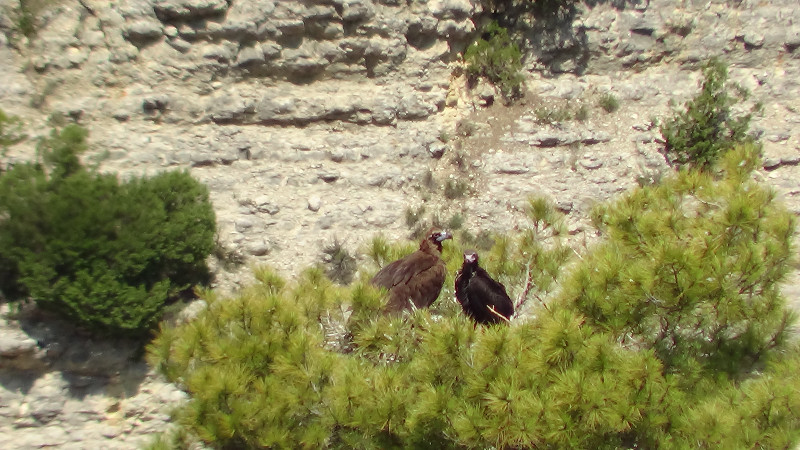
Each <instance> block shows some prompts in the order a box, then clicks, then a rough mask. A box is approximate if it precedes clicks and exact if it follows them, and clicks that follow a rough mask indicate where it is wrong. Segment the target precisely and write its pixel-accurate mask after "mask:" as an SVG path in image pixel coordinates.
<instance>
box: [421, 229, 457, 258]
mask: <svg viewBox="0 0 800 450" xmlns="http://www.w3.org/2000/svg"><path fill="white" fill-rule="evenodd" d="M447 239H453V235H452V234H450V233H448V232H447V231H445V230H440V229H438V228H431V229H430V230H429V231H428V234H427V235H426V237H425V240H423V241H422V244H421V245H420V248H423V246H427V245H433V247H434V248H435V249H437V250H439V251H440V252H441V251H442V242H444V241H445V240H447Z"/></svg>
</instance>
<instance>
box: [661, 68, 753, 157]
mask: <svg viewBox="0 0 800 450" xmlns="http://www.w3.org/2000/svg"><path fill="white" fill-rule="evenodd" d="M747 98H748V93H747V91H745V90H744V89H743V88H741V87H739V86H737V85H735V84H733V83H730V82H729V81H728V67H727V65H726V64H725V63H723V62H722V61H720V60H719V59H712V60H710V61H709V62H708V63H707V64H706V65H705V66H704V67H703V80H702V81H701V83H700V92H699V93H698V94H697V95H696V96H695V97H694V98H692V99H691V100H689V101H687V102H686V103H685V105H684V110H683V111H676V112H675V115H674V116H673V117H672V118H671V119H669V120H668V121H666V122H665V123H664V124H663V125H661V127H660V131H661V135H662V137H663V138H664V141H665V142H666V145H665V148H664V153H665V156H666V158H667V161H668V162H669V163H671V164H674V165H676V166H678V167H697V168H700V169H709V168H710V167H712V166H713V165H714V164H715V163H716V162H717V160H719V158H720V157H721V155H722V153H723V152H724V151H726V150H728V149H730V148H733V147H734V146H735V145H738V144H743V143H746V142H748V141H750V140H751V138H750V137H749V136H748V134H747V131H748V129H749V127H750V120H751V119H752V116H753V114H754V113H755V112H757V111H758V110H760V105H755V106H754V107H753V109H752V110H751V111H749V112H747V113H741V114H736V113H735V112H734V110H733V106H734V105H736V104H737V103H738V102H740V101H744V100H746V99H747Z"/></svg>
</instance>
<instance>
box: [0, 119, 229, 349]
mask: <svg viewBox="0 0 800 450" xmlns="http://www.w3.org/2000/svg"><path fill="white" fill-rule="evenodd" d="M86 136H87V132H86V130H85V129H83V128H81V127H78V126H76V125H69V126H67V127H65V128H63V129H62V130H60V131H55V130H54V131H53V133H52V135H51V136H50V137H49V138H47V139H44V140H42V141H41V143H40V145H39V147H38V152H39V160H38V161H36V162H31V163H26V164H19V165H16V166H14V167H13V168H12V169H11V170H9V171H8V172H6V173H4V174H3V175H2V176H0V247H1V248H3V256H2V258H0V290H2V292H3V294H4V295H5V296H7V297H10V298H18V297H24V296H30V297H32V298H33V299H34V300H35V301H36V302H37V304H38V305H40V306H41V307H43V308H46V309H50V310H55V311H57V312H59V313H61V314H63V315H65V316H66V317H68V318H70V319H72V320H74V321H75V322H76V323H77V324H80V325H83V326H85V327H87V328H89V329H91V330H94V331H101V332H107V333H111V334H123V335H136V334H141V333H142V332H145V331H147V330H149V329H150V328H151V327H152V326H153V325H154V324H155V322H156V321H157V320H158V318H159V314H160V312H161V310H162V308H163V306H164V304H165V302H166V301H167V299H168V298H169V297H170V296H173V295H175V294H177V293H178V292H179V291H181V290H183V289H186V288H188V287H190V286H191V285H193V284H196V283H198V282H202V281H204V280H205V279H206V277H207V274H208V271H207V269H206V266H205V258H206V256H208V255H209V254H210V252H211V250H212V248H213V245H214V240H213V237H214V232H215V226H216V225H215V217H214V212H213V209H212V207H211V204H210V202H209V199H208V191H207V189H206V188H205V187H204V186H202V185H201V184H200V183H198V182H197V181H196V180H194V179H193V178H192V177H191V176H190V175H189V174H188V173H185V172H164V173H161V174H159V175H156V176H154V177H151V178H134V179H131V180H129V181H127V182H125V183H120V182H119V180H118V179H117V177H116V176H115V175H111V174H100V173H95V172H93V171H90V170H87V169H86V168H84V167H83V165H82V164H81V162H80V160H79V157H78V155H79V154H80V153H81V152H82V151H83V150H85V149H86V147H87V144H86Z"/></svg>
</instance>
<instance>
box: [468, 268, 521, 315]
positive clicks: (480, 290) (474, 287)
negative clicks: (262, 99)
mask: <svg viewBox="0 0 800 450" xmlns="http://www.w3.org/2000/svg"><path fill="white" fill-rule="evenodd" d="M469 297H470V301H471V303H472V304H473V305H475V304H481V305H483V307H486V308H488V307H489V306H491V307H492V308H493V309H494V310H495V311H496V312H497V313H499V314H501V315H503V316H505V317H506V318H509V317H511V315H512V314H514V303H513V302H512V301H511V298H510V297H509V296H508V293H506V288H505V286H503V285H502V284H501V283H499V282H497V281H495V280H494V279H493V278H492V277H490V276H489V274H488V273H487V272H486V271H485V270H483V269H482V268H478V270H477V273H476V274H475V276H474V277H472V279H471V280H470V283H469Z"/></svg>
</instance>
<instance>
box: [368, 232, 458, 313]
mask: <svg viewBox="0 0 800 450" xmlns="http://www.w3.org/2000/svg"><path fill="white" fill-rule="evenodd" d="M452 238H453V236H452V235H451V234H450V233H448V232H447V231H440V230H438V229H436V228H431V229H430V231H428V234H427V235H426V236H425V239H423V240H422V242H420V244H419V250H417V251H415V252H414V253H412V254H410V255H407V256H405V257H403V258H400V259H398V260H397V261H394V262H392V263H391V264H389V265H387V266H386V267H384V268H383V269H381V270H380V272H378V273H377V274H376V275H375V277H373V278H372V284H374V285H376V286H382V287H385V288H386V289H388V290H389V301H388V303H387V304H386V308H385V309H384V311H385V312H387V313H400V312H402V311H404V310H413V309H415V308H427V307H429V306H431V304H432V303H433V302H434V301H435V300H436V298H437V297H439V292H441V290H442V285H443V284H444V278H445V276H446V275H447V266H446V265H445V263H444V261H443V260H442V242H443V241H444V240H446V239H452Z"/></svg>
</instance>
